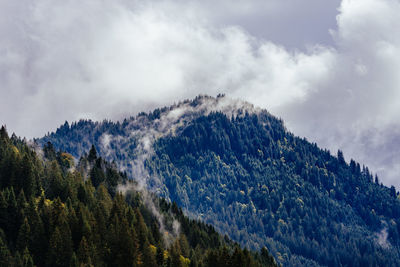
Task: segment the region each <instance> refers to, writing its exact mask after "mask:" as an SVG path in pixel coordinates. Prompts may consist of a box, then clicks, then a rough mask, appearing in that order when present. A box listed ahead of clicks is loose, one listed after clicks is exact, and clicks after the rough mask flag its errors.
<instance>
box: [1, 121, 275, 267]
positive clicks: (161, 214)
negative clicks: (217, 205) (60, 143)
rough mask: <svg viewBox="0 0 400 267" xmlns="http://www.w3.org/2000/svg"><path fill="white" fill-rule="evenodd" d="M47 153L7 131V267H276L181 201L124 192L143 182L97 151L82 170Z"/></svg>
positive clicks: (84, 159) (69, 159) (67, 158)
mask: <svg viewBox="0 0 400 267" xmlns="http://www.w3.org/2000/svg"><path fill="white" fill-rule="evenodd" d="M39 152H40V153H42V152H43V159H41V158H40V157H39V156H38V155H37V153H36V152H35V151H33V150H32V149H31V148H29V147H28V146H27V145H26V144H25V143H24V142H23V141H21V140H20V139H18V138H16V137H15V136H13V137H12V138H9V137H8V135H7V132H6V131H5V128H1V129H0V266H18V267H19V266H24V267H25V266H52V267H53V266H66V267H68V266H71V267H72V266H74V267H75V266H152V267H153V266H182V267H184V266H185V267H187V266H216V265H217V266H276V264H275V263H274V260H273V258H272V257H271V256H270V255H269V253H268V251H267V250H266V249H262V250H261V253H252V252H249V251H247V250H242V249H241V248H240V247H239V246H238V245H237V244H235V243H233V242H232V241H230V240H229V239H228V238H223V237H222V236H220V235H219V234H218V233H217V232H216V231H215V230H214V229H213V228H212V227H211V226H209V225H206V224H204V223H199V222H197V221H193V220H190V219H188V218H187V217H185V216H184V215H183V213H182V211H181V210H180V209H179V208H178V207H177V205H176V203H174V204H172V205H171V204H169V203H167V202H166V201H165V200H162V199H159V198H157V197H155V196H152V195H151V194H150V195H149V194H148V192H146V191H135V190H129V191H127V192H126V195H125V196H123V195H122V194H120V193H117V192H116V187H117V185H118V186H119V187H122V186H124V187H127V186H130V187H135V185H134V184H131V183H129V182H128V181H127V179H126V176H125V175H124V174H123V173H119V172H118V171H116V170H115V168H114V166H113V165H112V164H109V163H108V162H106V161H104V160H103V159H102V158H101V157H98V156H97V153H96V151H95V149H94V148H93V149H91V150H90V153H89V155H88V156H87V157H82V158H81V159H80V161H79V163H78V164H77V165H76V166H75V164H74V159H73V157H72V156H71V155H70V154H67V153H64V152H58V153H56V151H55V150H54V149H53V147H52V146H51V144H47V145H45V146H44V148H43V151H41V150H40V151H39ZM150 204H151V205H150Z"/></svg>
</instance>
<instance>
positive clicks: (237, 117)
mask: <svg viewBox="0 0 400 267" xmlns="http://www.w3.org/2000/svg"><path fill="white" fill-rule="evenodd" d="M222 101H224V97H222V96H219V97H217V98H211V97H197V98H196V99H194V100H193V101H185V102H182V103H179V104H177V105H174V106H171V107H165V108H162V109H157V110H155V111H153V112H150V113H149V114H146V113H141V114H139V115H138V116H136V117H131V118H129V119H126V120H124V121H123V122H121V123H120V122H117V123H113V122H110V121H104V122H102V123H99V122H92V121H80V122H77V123H73V124H72V125H69V124H68V123H65V124H64V125H63V126H62V127H60V128H59V129H58V130H57V131H56V132H55V133H51V134H48V135H47V136H45V137H44V138H42V139H40V140H36V141H37V142H38V143H40V144H45V143H46V142H48V141H51V142H52V143H53V144H54V145H55V147H57V148H58V149H62V150H65V151H67V152H69V153H72V154H73V155H77V154H79V153H82V152H83V151H87V150H88V148H89V147H90V145H91V144H92V143H93V144H94V145H95V147H96V148H97V149H98V151H99V153H100V154H101V155H102V156H104V157H106V158H107V159H108V160H111V161H112V160H115V162H116V164H117V165H118V167H119V168H121V169H124V170H126V171H127V175H128V176H129V178H133V179H134V180H138V179H139V180H140V179H143V176H144V177H145V178H146V182H147V186H148V188H149V189H150V190H152V191H153V192H156V193H157V194H158V195H160V196H162V197H164V198H166V199H168V200H170V201H174V202H176V203H177V204H178V206H180V207H182V208H183V211H184V213H186V214H187V215H189V216H190V217H191V218H196V219H201V220H202V221H203V222H205V223H209V224H211V225H213V226H214V227H215V228H216V229H217V230H218V231H219V232H220V233H222V234H227V235H228V236H229V237H230V238H232V239H233V240H235V241H237V242H239V243H240V244H242V245H245V246H246V247H248V248H250V249H253V250H259V249H260V248H262V247H264V246H266V247H267V248H268V250H269V251H271V253H272V254H273V255H274V256H275V258H276V259H277V261H278V262H280V263H282V264H284V265H285V266H286V265H287V266H400V254H399V253H400V250H399V249H400V236H399V232H400V199H399V196H398V193H397V192H396V190H395V188H394V187H391V188H388V187H386V186H383V185H382V184H381V183H380V182H379V178H378V177H376V176H373V174H372V173H371V172H370V170H369V169H368V168H367V167H365V166H361V165H360V164H359V163H357V162H355V161H354V160H352V159H351V160H349V161H346V160H345V158H344V155H343V152H342V151H338V152H337V154H335V155H332V154H331V153H330V151H327V150H324V149H320V148H319V147H318V146H317V145H316V144H313V143H310V142H308V141H307V140H306V139H304V138H299V137H296V136H294V135H293V134H292V133H290V132H288V131H287V130H286V128H285V127H284V124H283V122H282V120H279V119H277V118H275V117H274V116H272V115H271V114H269V113H268V112H267V111H265V110H258V109H254V108H252V107H249V106H248V105H247V106H243V108H240V107H237V105H234V106H233V107H232V105H231V106H228V107H229V109H227V108H226V107H227V106H226V104H224V106H221V103H220V102H222ZM165 125H166V126H165ZM165 129H169V130H165ZM149 142H151V149H149V148H148V146H149V145H148V143H149ZM146 144H147V145H146ZM146 147H147V148H146ZM138 162H139V163H140V162H142V163H143V166H144V169H145V172H141V173H135V172H132V171H131V170H132V169H135V168H134V167H135V166H136V165H137V163H138Z"/></svg>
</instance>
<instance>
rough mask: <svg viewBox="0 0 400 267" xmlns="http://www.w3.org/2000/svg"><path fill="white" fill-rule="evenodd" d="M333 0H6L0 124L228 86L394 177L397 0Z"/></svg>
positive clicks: (0, 26)
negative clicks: (143, 0) (34, 0)
mask: <svg viewBox="0 0 400 267" xmlns="http://www.w3.org/2000/svg"><path fill="white" fill-rule="evenodd" d="M337 5H338V0H337V1H332V2H330V3H329V4H324V5H322V4H321V3H320V1H317V0H312V1H307V3H305V1H289V0H284V1H278V0H271V1H258V0H255V1H235V3H232V2H228V1H220V2H218V3H215V1H201V2H200V1H182V0H176V1H162V0H153V1H146V2H142V1H127V0H117V1H112V2H107V1H86V2H84V3H82V2H81V1H77V0H69V1H63V2H57V3H56V2H54V1H48V0H42V1H36V2H31V1H27V0H25V1H11V0H5V1H2V2H1V3H0V10H1V11H0V15H1V16H0V55H1V57H0V82H1V87H0V122H1V123H2V124H3V123H6V124H7V125H8V128H9V129H10V130H11V131H16V132H17V134H19V135H23V136H27V137H34V136H41V135H43V134H44V133H45V132H46V131H49V130H53V129H55V128H56V127H57V126H58V125H59V124H61V123H62V122H63V121H64V120H69V121H72V120H77V119H80V118H92V119H97V120H102V119H104V118H108V119H121V118H123V117H124V116H130V115H134V114H135V113H137V112H139V111H142V110H149V109H152V108H155V107H157V106H160V105H168V104H172V103H174V102H177V101H179V100H181V99H183V98H192V97H194V96H196V95H197V94H199V93H207V94H211V95H216V94H218V93H226V94H227V95H229V96H232V97H237V98H241V99H245V100H248V101H250V102H252V103H254V104H256V105H257V106H260V107H263V108H267V109H269V110H270V111H271V112H272V113H275V114H277V115H279V116H281V117H282V118H283V119H285V121H287V125H288V127H289V129H291V130H293V131H294V132H295V133H296V134H299V135H303V136H307V137H308V138H309V139H310V140H312V141H316V142H318V143H319V144H321V145H322V146H323V147H328V148H330V149H332V150H336V149H338V148H340V149H342V150H344V152H345V156H346V155H347V156H348V157H354V158H355V159H358V160H361V161H362V162H363V163H366V164H368V165H369V166H371V167H372V168H371V170H372V171H378V173H379V174H381V180H383V181H385V182H386V183H387V184H396V185H400V182H397V181H396V178H397V173H396V172H395V171H393V170H398V169H399V168H400V167H399V163H398V162H400V154H399V153H397V152H396V151H399V150H398V149H396V147H398V146H399V142H397V141H398V137H397V136H399V135H398V133H399V129H400V125H399V121H398V114H399V109H400V105H399V104H400V103H399V102H400V90H399V89H398V88H399V85H400V80H399V79H400V75H399V69H400V68H399V67H400V66H399V64H400V51H399V49H400V40H399V39H400V37H399V36H400V34H399V32H398V31H399V30H398V29H400V25H399V23H400V21H399V20H398V19H397V18H398V14H399V11H400V7H399V5H400V4H399V1H398V0H364V1H362V2H361V1H360V0H343V1H342V2H341V4H340V7H339V9H338V10H337V9H336V7H337ZM311 11H312V12H311ZM338 12H339V15H338V16H337V18H336V25H335V15H336V14H337V13H338ZM320 25H322V26H320ZM329 29H331V31H329ZM388 155H390V157H389V156H388ZM396 166H397V167H396ZM390 170H391V171H390Z"/></svg>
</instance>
